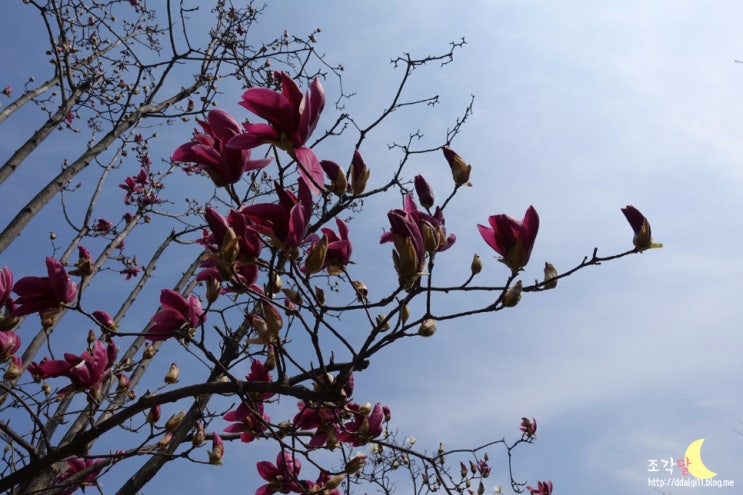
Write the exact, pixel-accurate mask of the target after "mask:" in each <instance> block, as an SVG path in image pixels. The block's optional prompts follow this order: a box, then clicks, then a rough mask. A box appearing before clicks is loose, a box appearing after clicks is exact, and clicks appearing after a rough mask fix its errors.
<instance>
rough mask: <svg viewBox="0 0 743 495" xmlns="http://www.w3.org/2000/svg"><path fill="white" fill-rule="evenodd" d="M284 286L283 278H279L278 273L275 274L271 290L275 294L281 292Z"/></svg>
mask: <svg viewBox="0 0 743 495" xmlns="http://www.w3.org/2000/svg"><path fill="white" fill-rule="evenodd" d="M283 285H284V284H283V283H282V282H281V276H279V274H278V273H276V272H273V276H272V277H271V288H272V289H273V291H274V293H276V292H278V291H280V290H281V287H282V286H283ZM266 292H270V291H266Z"/></svg>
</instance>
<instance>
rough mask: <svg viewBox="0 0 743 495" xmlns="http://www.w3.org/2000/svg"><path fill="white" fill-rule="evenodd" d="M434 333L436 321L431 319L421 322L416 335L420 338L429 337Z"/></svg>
mask: <svg viewBox="0 0 743 495" xmlns="http://www.w3.org/2000/svg"><path fill="white" fill-rule="evenodd" d="M434 333H436V321H435V320H432V319H431V318H427V319H425V320H423V322H422V323H421V326H420V327H418V335H420V336H421V337H430V336H432V335H433V334H434Z"/></svg>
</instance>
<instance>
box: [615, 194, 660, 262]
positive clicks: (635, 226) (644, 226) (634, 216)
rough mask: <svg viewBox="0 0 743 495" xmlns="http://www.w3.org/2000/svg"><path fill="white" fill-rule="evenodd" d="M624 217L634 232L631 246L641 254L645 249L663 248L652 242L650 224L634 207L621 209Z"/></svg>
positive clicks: (628, 206) (629, 206)
mask: <svg viewBox="0 0 743 495" xmlns="http://www.w3.org/2000/svg"><path fill="white" fill-rule="evenodd" d="M622 213H624V217H625V218H626V219H627V221H628V222H629V224H630V226H631V227H632V230H633V231H634V232H635V235H634V237H633V238H632V244H634V245H635V248H637V250H638V251H640V252H642V251H645V250H646V249H651V248H659V247H663V244H658V243H654V242H653V237H652V235H651V232H650V223H649V222H648V219H647V218H645V215H643V214H642V213H640V211H639V210H638V209H637V208H635V207H634V206H631V205H627V206H625V207H624V208H622Z"/></svg>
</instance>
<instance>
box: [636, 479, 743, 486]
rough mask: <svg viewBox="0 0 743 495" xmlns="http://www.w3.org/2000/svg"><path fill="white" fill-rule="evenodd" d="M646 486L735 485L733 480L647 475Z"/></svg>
mask: <svg viewBox="0 0 743 495" xmlns="http://www.w3.org/2000/svg"><path fill="white" fill-rule="evenodd" d="M648 486H653V487H657V488H670V487H676V488H681V487H689V488H701V487H705V486H708V487H714V488H733V487H735V480H716V479H699V478H659V477H648ZM739 486H740V485H739Z"/></svg>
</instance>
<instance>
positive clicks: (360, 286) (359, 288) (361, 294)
mask: <svg viewBox="0 0 743 495" xmlns="http://www.w3.org/2000/svg"><path fill="white" fill-rule="evenodd" d="M351 283H352V284H353V288H354V289H355V290H356V298H357V299H358V300H359V302H364V301H366V298H367V296H368V295H369V289H367V288H366V285H365V284H364V282H360V281H358V280H354V281H353V282H351Z"/></svg>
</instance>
